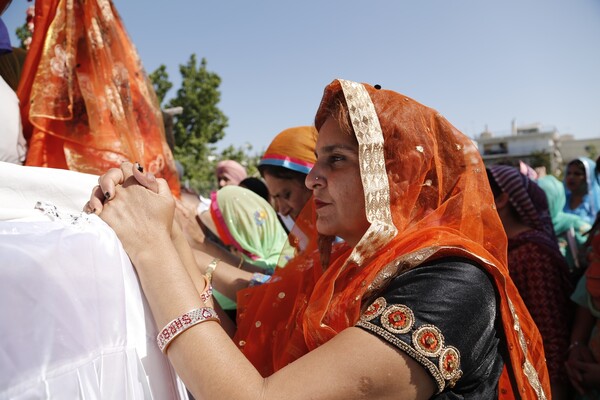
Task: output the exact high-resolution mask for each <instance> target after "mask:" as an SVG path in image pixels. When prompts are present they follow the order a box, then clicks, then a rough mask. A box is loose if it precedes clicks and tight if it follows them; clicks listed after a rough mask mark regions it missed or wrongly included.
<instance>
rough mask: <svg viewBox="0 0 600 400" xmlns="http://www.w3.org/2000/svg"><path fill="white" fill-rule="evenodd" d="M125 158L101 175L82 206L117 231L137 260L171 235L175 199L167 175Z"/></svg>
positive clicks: (126, 249)
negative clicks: (156, 174)
mask: <svg viewBox="0 0 600 400" xmlns="http://www.w3.org/2000/svg"><path fill="white" fill-rule="evenodd" d="M138 168H139V166H138V164H137V163H136V164H132V163H130V162H124V163H122V164H121V167H120V168H111V169H110V170H108V171H107V172H106V173H105V174H104V175H102V176H100V177H99V178H98V186H96V187H94V189H93V191H92V195H91V197H90V200H89V201H88V202H87V203H86V205H85V206H84V208H83V210H84V211H86V212H88V213H95V214H98V215H99V216H100V218H102V219H103V220H104V221H105V222H106V223H107V224H108V225H109V226H110V227H111V228H112V229H113V230H114V231H115V233H116V234H117V236H118V237H119V239H120V240H121V242H122V244H123V247H124V249H125V251H126V252H127V254H128V255H129V257H130V258H131V260H132V261H133V263H134V264H136V259H137V258H138V257H140V256H141V255H142V254H144V252H146V253H147V252H148V251H149V250H152V249H153V248H156V247H154V245H153V244H156V245H160V244H161V243H164V241H165V240H169V241H170V239H171V229H172V226H173V214H174V210H175V200H174V198H173V196H172V194H171V191H170V189H169V186H168V184H167V182H166V181H165V180H164V179H160V178H158V179H157V178H155V177H154V175H152V174H149V173H148V174H144V173H142V172H141V171H140V169H141V168H140V169H138Z"/></svg>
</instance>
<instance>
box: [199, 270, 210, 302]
mask: <svg viewBox="0 0 600 400" xmlns="http://www.w3.org/2000/svg"><path fill="white" fill-rule="evenodd" d="M202 279H204V290H203V291H202V293H200V300H202V302H203V303H204V304H206V305H210V304H208V301H209V300H210V299H211V297H212V294H213V288H212V285H211V284H210V281H209V279H208V277H207V276H206V275H202Z"/></svg>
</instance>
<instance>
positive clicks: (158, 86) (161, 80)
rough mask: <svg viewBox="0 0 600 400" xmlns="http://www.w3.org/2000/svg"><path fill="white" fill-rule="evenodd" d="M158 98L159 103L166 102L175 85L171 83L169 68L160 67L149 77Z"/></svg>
mask: <svg viewBox="0 0 600 400" xmlns="http://www.w3.org/2000/svg"><path fill="white" fill-rule="evenodd" d="M148 77H149V78H150V80H151V81H152V85H153V86H154V91H155V92H156V97H157V98H158V103H159V104H162V103H163V101H164V100H165V96H166V94H167V92H168V91H169V90H171V88H172V87H173V84H172V83H171V82H170V81H169V74H168V73H167V67H166V66H165V65H162V64H161V66H160V67H158V68H157V69H156V70H154V72H152V73H151V74H150V75H149V76H148Z"/></svg>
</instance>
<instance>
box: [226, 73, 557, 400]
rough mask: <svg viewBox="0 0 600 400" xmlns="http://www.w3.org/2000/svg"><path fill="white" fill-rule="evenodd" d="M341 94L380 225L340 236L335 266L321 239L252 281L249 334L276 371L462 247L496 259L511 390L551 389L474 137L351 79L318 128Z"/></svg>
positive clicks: (245, 339)
mask: <svg viewBox="0 0 600 400" xmlns="http://www.w3.org/2000/svg"><path fill="white" fill-rule="evenodd" d="M336 102H341V103H342V104H345V107H347V109H348V112H349V116H350V121H351V126H352V128H353V131H354V134H355V136H356V138H357V140H358V144H359V161H360V163H361V178H362V183H363V187H364V192H365V199H364V201H365V206H366V212H367V219H368V220H369V222H370V223H371V226H370V228H369V229H368V230H367V232H366V233H365V235H364V236H363V238H362V239H361V240H360V242H359V243H358V244H357V246H356V247H355V248H353V249H350V248H347V247H346V248H344V247H342V248H336V247H335V246H334V254H332V255H331V262H330V263H329V265H328V266H326V267H325V268H324V267H322V265H321V263H320V261H319V260H320V258H321V257H322V256H323V254H319V253H323V249H327V247H326V246H325V247H321V248H320V251H315V249H316V245H314V246H313V247H312V248H309V249H308V251H313V253H312V254H303V255H300V256H298V257H296V258H295V259H294V260H292V261H290V263H288V264H287V266H286V268H283V269H281V270H280V271H278V272H277V273H276V274H275V275H274V277H273V278H272V280H271V283H268V284H266V285H263V286H260V287H256V288H250V289H247V290H245V291H243V292H241V293H240V294H239V295H238V313H239V314H238V333H237V335H236V338H235V340H236V343H237V344H238V346H239V347H240V348H241V350H242V351H243V352H244V354H245V355H246V356H247V357H248V358H249V359H250V360H251V361H252V362H253V364H254V365H255V366H256V367H257V368H258V369H259V371H260V372H261V373H262V374H263V375H269V374H271V373H273V372H274V371H276V370H278V369H280V368H282V367H284V366H285V365H286V364H288V363H290V362H292V361H294V360H295V359H297V358H298V357H300V356H302V355H303V354H305V353H307V352H308V351H310V350H312V349H314V348H316V347H318V346H319V345H321V344H323V343H325V342H327V341H328V340H329V339H331V338H332V337H333V336H335V335H336V334H337V333H338V332H340V331H341V330H343V329H345V328H347V327H349V326H353V325H354V324H355V323H356V322H357V321H358V319H359V317H360V314H361V312H362V311H364V308H365V307H366V305H368V304H369V300H371V299H373V298H374V297H375V296H377V294H378V293H379V292H381V290H383V289H384V288H385V287H386V285H387V283H388V282H389V281H390V280H391V279H393V278H394V277H395V276H397V275H398V274H400V273H402V272H404V271H406V270H408V269H410V268H414V267H416V266H418V265H420V264H422V263H424V262H426V261H431V260H435V259H439V258H443V257H451V256H460V257H464V258H468V259H471V260H474V261H476V262H477V263H479V264H480V265H482V266H483V267H484V268H485V269H486V270H487V271H488V273H489V274H490V275H491V276H492V278H493V280H494V283H495V286H496V288H497V291H498V294H499V297H500V299H501V302H500V304H499V309H500V313H501V316H502V323H503V326H504V333H505V336H506V342H507V348H508V349H509V351H508V352H509V355H508V356H507V357H510V362H509V360H508V359H507V358H505V361H506V367H505V371H504V373H503V376H502V379H501V382H500V389H501V390H500V393H501V396H502V395H503V394H504V396H506V397H507V398H509V397H511V396H512V393H513V392H515V393H516V392H519V394H520V395H521V396H522V397H523V398H540V399H543V398H546V397H545V396H546V395H545V393H549V380H548V372H547V370H546V367H545V359H544V352H543V347H542V341H541V337H540V335H539V332H538V330H537V327H536V326H535V324H534V323H533V320H532V319H531V316H530V315H529V313H528V311H527V309H526V308H525V306H524V304H523V302H522V300H521V297H520V296H519V294H518V292H517V289H516V288H515V286H514V284H513V283H512V281H511V279H510V278H509V276H508V269H507V264H506V246H507V239H506V236H505V234H504V229H503V227H502V224H501V222H500V219H499V217H498V214H497V212H496V210H495V208H494V199H493V195H492V193H491V190H490V188H489V183H488V181H487V176H486V173H485V166H484V165H483V162H482V160H481V157H480V155H479V152H478V150H477V149H476V148H475V146H474V145H473V143H472V141H471V140H470V139H469V138H467V137H466V136H464V135H463V134H462V133H460V132H459V131H458V130H457V129H456V128H454V127H453V126H452V125H451V124H450V123H449V122H448V121H447V120H446V119H444V118H443V117H442V116H441V115H440V114H438V113H437V112H436V111H435V110H433V109H430V108H428V107H425V106H423V105H422V104H419V103H417V102H416V101H414V100H412V99H410V98H408V97H406V96H403V95H401V94H399V93H395V92H392V91H388V90H377V89H375V88H374V87H372V86H370V85H366V84H359V83H355V82H349V81H343V80H336V81H334V82H333V83H331V84H330V85H329V86H328V87H327V88H326V89H325V93H324V96H323V100H322V102H321V105H320V107H319V110H318V112H317V116H316V126H317V129H318V128H319V127H320V126H321V125H322V124H323V123H324V121H325V120H326V119H327V118H328V117H332V116H333V117H334V118H335V117H336V116H335V112H334V111H333V110H334V108H335V107H334V104H335V103H336ZM320 256H321V257H320ZM324 258H326V257H324ZM424 301H427V300H426V294H424ZM515 385H516V386H515Z"/></svg>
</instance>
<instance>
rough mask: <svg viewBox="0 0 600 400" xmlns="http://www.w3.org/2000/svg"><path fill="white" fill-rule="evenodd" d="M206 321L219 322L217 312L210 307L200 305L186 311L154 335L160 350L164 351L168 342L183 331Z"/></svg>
mask: <svg viewBox="0 0 600 400" xmlns="http://www.w3.org/2000/svg"><path fill="white" fill-rule="evenodd" d="M206 321H216V322H221V320H220V319H219V316H218V315H217V312H216V311H215V310H214V309H213V308H211V307H201V308H196V309H194V310H191V311H188V312H186V313H185V314H183V315H181V316H179V317H177V318H175V319H174V320H173V321H171V322H169V323H168V324H167V325H166V326H165V327H164V328H163V329H162V331H160V333H159V334H158V336H157V337H156V343H157V344H158V348H159V349H160V351H162V352H163V353H165V352H166V351H167V347H168V346H169V344H170V343H171V342H172V341H173V339H175V338H176V337H177V336H179V335H180V334H181V333H182V332H183V331H185V330H186V329H188V328H191V327H192V326H194V325H196V324H199V323H201V322H206Z"/></svg>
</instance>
